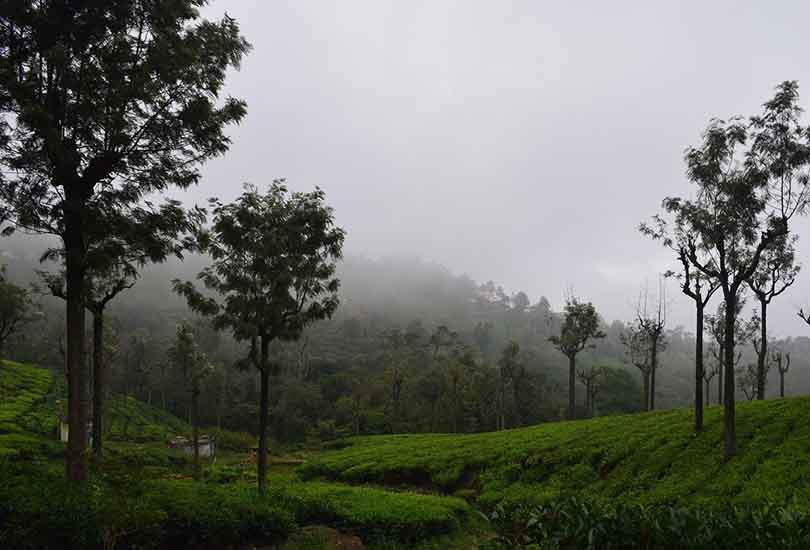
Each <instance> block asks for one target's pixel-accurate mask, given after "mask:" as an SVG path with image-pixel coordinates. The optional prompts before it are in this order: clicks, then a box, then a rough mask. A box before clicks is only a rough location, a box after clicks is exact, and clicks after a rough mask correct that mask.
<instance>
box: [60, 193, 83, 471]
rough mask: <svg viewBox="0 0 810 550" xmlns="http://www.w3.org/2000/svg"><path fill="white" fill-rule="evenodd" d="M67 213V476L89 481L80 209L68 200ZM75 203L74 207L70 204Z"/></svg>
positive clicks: (65, 237)
mask: <svg viewBox="0 0 810 550" xmlns="http://www.w3.org/2000/svg"><path fill="white" fill-rule="evenodd" d="M68 203H69V204H68V208H66V212H65V236H64V245H65V252H66V258H65V267H66V272H67V275H66V283H67V284H66V286H67V289H66V300H65V301H66V324H67V353H66V358H67V370H68V430H69V433H68V443H67V453H66V455H65V456H66V459H67V460H66V470H67V476H68V478H70V479H71V480H73V481H80V482H81V481H85V480H86V479H87V456H86V453H85V451H86V449H87V411H88V403H87V401H88V388H87V372H86V369H87V364H86V362H85V352H84V346H85V326H84V322H85V311H84V292H83V291H84V270H85V265H84V260H85V244H84V238H83V237H84V236H83V224H82V219H81V212H80V208H81V206H80V205H79V204H76V202H75V201H71V200H70V199H68ZM71 203H72V204H71Z"/></svg>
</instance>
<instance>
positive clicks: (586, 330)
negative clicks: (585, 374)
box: [549, 296, 605, 420]
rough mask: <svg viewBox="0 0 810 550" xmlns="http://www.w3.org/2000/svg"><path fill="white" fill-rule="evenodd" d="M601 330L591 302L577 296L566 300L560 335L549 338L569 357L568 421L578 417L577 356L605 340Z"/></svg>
mask: <svg viewBox="0 0 810 550" xmlns="http://www.w3.org/2000/svg"><path fill="white" fill-rule="evenodd" d="M604 337H605V333H604V332H602V331H601V330H600V328H599V315H598V314H597V313H596V308H595V307H594V305H593V304H592V303H591V302H587V303H585V302H580V301H579V300H578V299H577V298H576V297H575V296H571V297H570V298H568V299H567V300H566V304H565V311H564V312H563V323H562V326H561V327H560V335H559V336H552V337H551V338H549V340H550V341H551V343H552V344H554V346H555V347H556V348H557V349H558V350H560V352H562V353H563V354H564V355H565V356H566V357H568V419H569V420H573V419H574V418H575V417H576V405H577V402H576V384H577V379H576V376H577V354H579V352H581V351H582V350H584V349H585V348H586V347H587V346H588V342H589V341H590V340H592V339H594V338H604Z"/></svg>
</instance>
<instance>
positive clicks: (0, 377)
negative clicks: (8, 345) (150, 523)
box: [0, 361, 191, 456]
mask: <svg viewBox="0 0 810 550" xmlns="http://www.w3.org/2000/svg"><path fill="white" fill-rule="evenodd" d="M64 404H65V387H64V383H63V381H62V380H61V379H57V378H55V377H54V376H53V373H52V372H51V371H50V370H48V369H43V368H38V367H34V366H31V365H24V364H21V363H15V362H12V361H3V362H2V363H0V456H2V455H4V454H5V455H13V454H19V453H20V452H25V451H36V450H41V451H44V452H47V453H49V454H50V453H59V452H61V447H60V445H61V444H60V443H59V442H58V441H56V429H57V425H58V424H57V420H58V416H59V413H60V411H61V409H62V407H63V406H64ZM107 408H108V412H107V414H108V426H107V430H108V434H107V437H108V439H109V440H110V441H112V442H120V443H124V442H127V443H145V442H165V441H166V439H167V438H169V437H171V436H172V435H177V434H184V433H188V432H189V431H190V429H191V428H190V426H189V425H188V424H187V423H186V422H184V421H182V420H180V419H179V418H177V417H176V416H174V415H172V414H170V413H167V412H165V411H162V410H160V409H158V408H156V407H152V406H150V405H147V404H146V403H143V402H141V401H138V400H137V399H134V398H133V397H130V396H124V395H112V396H111V397H110V399H109V401H108V404H107Z"/></svg>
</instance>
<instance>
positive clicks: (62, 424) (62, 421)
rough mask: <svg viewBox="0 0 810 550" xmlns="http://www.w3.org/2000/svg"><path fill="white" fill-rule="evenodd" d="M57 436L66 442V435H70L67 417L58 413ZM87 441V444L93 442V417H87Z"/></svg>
mask: <svg viewBox="0 0 810 550" xmlns="http://www.w3.org/2000/svg"><path fill="white" fill-rule="evenodd" d="M56 435H57V437H59V441H61V442H62V443H67V440H68V437H69V435H70V425H69V424H68V419H67V417H65V416H62V415H59V426H58V428H57V433H56ZM87 442H88V444H90V445H92V444H93V419H92V418H88V419H87Z"/></svg>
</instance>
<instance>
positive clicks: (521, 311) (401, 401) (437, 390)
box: [5, 240, 810, 442]
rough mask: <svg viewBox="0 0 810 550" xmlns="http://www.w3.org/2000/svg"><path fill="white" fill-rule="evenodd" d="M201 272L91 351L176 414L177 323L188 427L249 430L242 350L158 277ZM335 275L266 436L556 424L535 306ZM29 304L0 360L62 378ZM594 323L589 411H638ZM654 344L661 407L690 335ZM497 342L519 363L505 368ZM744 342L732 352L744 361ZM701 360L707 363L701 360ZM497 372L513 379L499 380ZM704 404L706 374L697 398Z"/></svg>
mask: <svg viewBox="0 0 810 550" xmlns="http://www.w3.org/2000/svg"><path fill="white" fill-rule="evenodd" d="M5 244H6V247H7V248H6V256H7V259H6V261H7V263H8V264H9V267H10V271H11V276H12V277H13V278H14V280H15V281H16V282H18V283H19V284H22V285H26V284H28V283H29V282H32V281H33V280H34V278H33V274H34V271H33V270H34V269H39V268H40V266H39V264H38V257H37V256H38V254H37V251H36V246H35V243H31V242H30V241H22V240H8V241H5ZM203 264H204V259H203V258H201V257H198V256H194V257H189V258H187V259H186V260H185V261H184V262H183V263H174V262H172V263H169V264H166V265H160V266H154V267H150V268H148V269H147V270H145V271H144V273H143V275H142V278H141V279H140V280H139V281H138V284H137V285H136V286H135V287H133V288H132V289H129V290H127V291H126V292H123V293H122V294H121V295H120V297H119V298H118V300H117V301H115V302H112V304H111V306H110V322H109V323H108V324H109V331H108V334H107V337H106V343H105V346H106V348H107V356H108V360H109V363H110V369H111V372H110V377H109V381H110V389H111V391H114V392H118V393H126V394H129V395H133V396H136V397H138V398H139V399H142V400H144V401H146V402H149V403H151V404H153V405H156V406H159V407H162V408H165V409H167V410H169V411H170V412H173V413H175V414H178V415H179V416H181V417H184V418H189V415H190V413H191V399H190V395H189V392H188V391H187V389H186V385H185V384H184V382H183V374H182V372H180V370H178V369H177V368H175V367H174V366H173V364H172V362H171V361H170V358H169V353H168V350H169V349H170V347H171V345H172V340H173V338H174V336H175V327H176V325H177V324H178V323H179V322H181V321H183V320H189V321H191V323H192V325H193V326H194V330H195V331H197V334H198V337H197V341H198V342H199V345H200V346H201V348H202V350H203V351H204V353H205V354H206V356H207V357H208V358H209V360H210V361H211V363H212V364H213V365H214V367H215V368H214V369H213V371H212V372H211V374H210V375H209V376H207V377H206V378H205V379H204V380H203V381H202V382H201V384H202V391H201V396H200V399H201V405H200V414H201V421H202V423H203V424H204V425H210V426H220V427H224V428H231V429H240V430H242V429H249V430H250V431H253V432H256V431H257V430H258V425H257V403H258V397H259V390H260V386H259V380H258V378H257V376H256V373H255V372H253V371H252V370H248V369H244V368H239V367H240V365H241V361H242V360H243V359H244V358H245V357H246V355H247V353H248V349H247V346H246V345H243V344H239V343H237V342H235V341H234V340H233V339H232V338H230V337H229V336H228V335H227V334H222V333H217V332H216V331H214V330H213V329H212V328H211V327H210V325H208V324H207V323H206V322H205V321H203V320H202V319H200V318H197V317H195V316H194V315H193V314H192V313H191V312H190V311H189V310H188V309H187V308H186V306H185V304H184V303H183V301H182V300H181V299H179V298H178V297H177V296H176V295H175V294H173V293H172V292H171V289H170V288H169V285H168V283H167V280H168V279H169V277H168V276H167V274H168V273H172V274H173V275H176V276H177V277H179V278H187V279H188V278H193V276H194V274H195V273H196V271H198V269H199V267H200V265H203ZM339 276H340V278H341V280H342V283H343V285H342V288H341V292H340V294H341V300H342V305H341V307H340V308H339V309H338V311H337V313H336V315H335V317H334V318H333V319H331V320H328V321H322V322H319V323H317V324H315V325H313V326H312V327H311V328H309V329H307V330H306V331H305V333H304V335H303V337H302V338H301V339H300V340H299V341H298V342H294V343H286V344H284V343H279V344H276V345H274V346H272V348H271V354H272V356H273V357H274V358H275V359H276V360H277V363H278V365H279V369H278V371H277V372H274V373H273V375H272V378H273V380H272V384H271V387H272V388H273V391H271V395H270V401H271V415H270V432H271V435H272V437H273V438H274V439H275V440H276V441H278V442H295V441H301V440H302V439H304V438H306V437H317V438H330V437H334V436H337V435H347V434H355V433H362V434H371V433H392V432H414V431H446V432H472V431H488V430H495V429H497V428H498V427H499V426H504V427H515V426H520V425H531V424H536V423H538V422H543V421H551V420H558V419H562V418H564V417H565V412H566V411H565V409H566V404H567V377H568V360H567V358H566V357H565V356H564V355H563V354H561V353H560V352H559V351H558V350H556V349H555V347H554V345H553V344H552V343H551V342H550V341H549V338H551V337H553V336H555V335H557V334H559V331H560V326H561V322H562V314H561V312H557V311H553V310H552V308H551V306H550V304H549V301H548V300H547V299H546V298H543V297H541V298H540V299H539V300H537V301H535V302H532V301H531V300H530V299H529V297H528V296H527V295H526V294H525V293H523V292H517V293H514V294H513V295H510V294H509V293H507V292H506V291H505V290H503V289H502V288H499V287H498V286H497V285H495V284H493V283H485V284H483V285H479V284H476V283H475V282H474V281H472V280H470V279H469V278H467V277H463V276H456V275H454V274H452V273H450V272H449V271H447V270H445V269H443V268H441V267H440V266H437V265H434V264H429V263H424V262H420V261H415V260H392V259H389V260H379V261H374V260H369V259H364V258H359V257H350V258H347V259H345V260H344V261H343V262H342V263H341V264H340V268H339ZM37 301H38V303H39V307H40V308H42V309H43V311H45V312H46V314H45V315H43V316H42V318H41V319H39V320H37V321H35V322H34V323H32V324H29V325H27V326H26V327H25V329H24V332H23V333H22V334H21V335H20V337H19V338H17V339H16V340H15V342H14V343H13V345H12V346H10V349H9V355H10V357H11V358H14V359H19V360H23V361H31V362H35V363H38V364H44V365H49V366H51V367H52V368H54V369H56V370H60V371H61V370H62V368H63V367H62V364H63V362H64V359H63V357H62V355H61V353H62V352H61V351H60V350H63V348H64V338H63V336H62V335H63V324H62V323H63V322H64V317H63V304H62V303H60V302H58V301H56V300H54V299H53V298H50V297H48V296H46V295H42V296H40V297H38V299H37ZM601 324H602V329H601V330H603V331H604V333H605V338H602V339H598V340H596V341H595V342H594V347H593V348H588V349H585V350H584V351H583V352H582V354H581V356H580V358H579V359H578V364H579V365H580V367H581V370H583V371H587V370H588V369H591V368H597V367H607V370H604V371H603V372H604V375H603V377H601V379H600V380H599V381H598V382H597V384H598V385H599V387H598V388H594V391H595V396H594V399H593V411H592V412H593V414H596V415H604V414H615V413H623V412H634V411H639V410H642V408H643V406H644V401H643V399H644V398H643V392H642V377H641V373H640V371H639V370H638V369H636V368H635V367H634V366H633V365H632V364H631V361H630V357H629V356H628V354H627V351H626V348H625V346H624V345H623V343H622V335H623V334H626V333H627V332H628V330H629V328H630V327H629V326H626V325H625V324H624V323H622V322H618V321H616V322H612V323H610V324H608V323H606V322H604V321H603V322H602V323H601ZM666 339H667V347H666V349H665V350H664V351H663V352H662V357H661V360H660V366H659V371H658V382H657V387H656V393H657V397H658V407H660V408H670V407H674V406H679V405H680V406H682V405H686V404H688V403H690V402H691V399H692V396H693V393H692V392H693V385H692V384H693V382H692V375H691V372H690V369H691V368H692V361H693V351H692V350H693V346H694V340H693V336H692V335H691V334H689V333H687V332H684V331H683V330H682V329H680V328H677V327H676V328H674V329H670V330H668V331H667V333H666ZM510 341H514V342H515V343H516V344H517V354H516V355H515V357H513V358H512V364H507V365H504V352H505V350H506V348H507V344H508V343H509V342H510ZM748 347H749V346H746V348H744V349H743V351H744V353H746V354H747V355H746V357H747V358H748V359H750V360H753V361H755V355H754V354H753V347H751V349H750V351H749V350H748V349H747V348H748ZM779 347H780V349H782V350H783V351H785V352H787V353H790V352H793V353H792V354H791V357H792V368H791V371H790V373H789V374H788V375H787V376H788V378H787V379H788V383H787V388H788V393H798V392H802V391H804V386H805V385H806V384H807V381H806V380H804V378H803V372H805V371H806V369H805V368H804V365H803V363H804V362H805V359H804V357H806V356H807V354H806V353H804V352H805V351H806V350H807V349H808V348H810V340H808V339H806V338H798V339H795V340H787V341H785V342H780V343H779ZM707 349H709V348H708V346H707ZM706 361H707V363H708V364H711V363H712V361H713V358H712V357H711V354H709V355H708V356H707V358H706ZM504 366H506V367H507V368H506V371H511V372H502V371H503V369H502V367H504ZM502 374H503V376H502ZM502 382H503V384H502ZM768 382H769V383H768V386H767V387H768V395H776V394H777V392H778V388H779V383H778V371H777V369H776V368H773V369H771V372H770V373H769V380H768ZM583 383H584V382H583V381H582V380H578V381H577V384H578V394H577V395H578V399H577V403H578V405H577V406H578V411H577V412H578V415H580V416H586V415H588V414H590V412H591V411H589V410H588V407H586V398H587V395H586V392H585V386H584V385H583ZM740 395H741V396H742V395H743V394H742V393H741V394H740ZM717 398H718V393H717V378H714V379H713V380H712V381H711V383H710V388H709V391H708V400H709V401H710V402H711V403H716V402H717ZM501 419H502V420H501Z"/></svg>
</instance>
